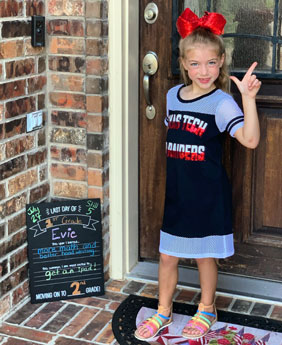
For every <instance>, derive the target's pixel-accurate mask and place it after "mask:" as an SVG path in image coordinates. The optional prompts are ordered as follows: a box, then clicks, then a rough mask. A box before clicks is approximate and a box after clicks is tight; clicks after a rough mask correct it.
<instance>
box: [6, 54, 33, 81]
mask: <svg viewBox="0 0 282 345" xmlns="http://www.w3.org/2000/svg"><path fill="white" fill-rule="evenodd" d="M34 67H35V61H34V59H33V58H29V59H25V60H17V61H10V62H6V78H16V77H21V76H24V75H29V74H32V73H34Z"/></svg>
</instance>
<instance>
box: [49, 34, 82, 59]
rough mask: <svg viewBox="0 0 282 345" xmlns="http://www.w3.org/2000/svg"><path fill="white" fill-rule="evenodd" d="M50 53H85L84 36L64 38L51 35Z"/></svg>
mask: <svg viewBox="0 0 282 345" xmlns="http://www.w3.org/2000/svg"><path fill="white" fill-rule="evenodd" d="M49 51H50V54H75V55H83V54H84V39H83V38H62V37H54V36H51V37H50V43H49Z"/></svg>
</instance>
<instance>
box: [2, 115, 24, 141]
mask: <svg viewBox="0 0 282 345" xmlns="http://www.w3.org/2000/svg"><path fill="white" fill-rule="evenodd" d="M25 132H26V119H25V118H23V119H18V120H14V121H10V122H7V123H5V138H11V137H13V136H15V135H18V134H23V133H25Z"/></svg>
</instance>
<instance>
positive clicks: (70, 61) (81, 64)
mask: <svg viewBox="0 0 282 345" xmlns="http://www.w3.org/2000/svg"><path fill="white" fill-rule="evenodd" d="M48 62H49V69H50V71H59V72H70V73H84V71H85V60H84V58H83V57H72V56H51V57H49V60H48Z"/></svg>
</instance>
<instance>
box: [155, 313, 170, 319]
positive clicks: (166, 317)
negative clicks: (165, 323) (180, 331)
mask: <svg viewBox="0 0 282 345" xmlns="http://www.w3.org/2000/svg"><path fill="white" fill-rule="evenodd" d="M157 315H159V316H160V317H162V318H163V319H165V320H169V319H170V317H168V316H164V315H163V314H160V313H157Z"/></svg>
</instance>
